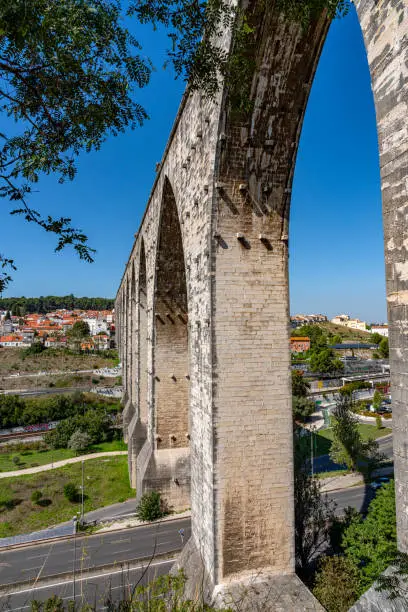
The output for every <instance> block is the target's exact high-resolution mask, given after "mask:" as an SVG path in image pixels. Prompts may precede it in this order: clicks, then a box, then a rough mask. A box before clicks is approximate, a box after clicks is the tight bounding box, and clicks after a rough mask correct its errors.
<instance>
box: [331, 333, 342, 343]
mask: <svg viewBox="0 0 408 612" xmlns="http://www.w3.org/2000/svg"><path fill="white" fill-rule="evenodd" d="M332 343H333V344H341V343H342V337H341V336H340V335H339V334H335V335H334V336H333V340H332Z"/></svg>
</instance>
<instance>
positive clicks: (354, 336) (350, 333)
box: [317, 321, 371, 342]
mask: <svg viewBox="0 0 408 612" xmlns="http://www.w3.org/2000/svg"><path fill="white" fill-rule="evenodd" d="M317 325H318V326H319V327H321V328H322V329H323V330H324V331H325V332H326V333H329V332H331V333H332V334H338V335H339V336H341V337H342V339H343V342H348V341H350V340H357V341H358V340H359V341H360V342H361V341H364V342H368V341H369V339H370V335H371V332H369V331H367V332H365V331H360V330H358V329H349V328H348V327H344V326H343V325H334V323H330V322H329V321H328V322H327V323H317Z"/></svg>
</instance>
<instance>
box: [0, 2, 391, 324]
mask: <svg viewBox="0 0 408 612" xmlns="http://www.w3.org/2000/svg"><path fill="white" fill-rule="evenodd" d="M136 34H137V36H138V38H139V40H140V42H141V43H142V44H143V48H144V52H145V53H146V55H147V56H149V57H151V58H152V59H153V63H154V64H155V66H156V71H155V72H154V73H153V75H152V80H151V83H150V85H149V86H148V87H147V88H146V89H145V90H141V91H139V92H137V99H138V100H139V101H140V102H141V103H142V104H144V105H145V107H146V109H147V111H148V113H149V115H150V121H148V122H146V124H145V126H144V127H142V128H139V129H137V130H136V131H134V132H129V133H127V134H125V135H121V136H119V137H117V138H111V139H109V140H108V141H107V142H106V143H105V145H104V146H103V148H102V149H101V151H99V152H98V153H92V154H88V155H87V154H84V155H83V156H82V157H81V158H80V160H79V162H78V170H79V172H78V175H77V177H76V179H75V181H74V182H72V183H67V184H64V185H62V186H61V185H58V183H57V182H56V181H55V180H54V179H53V178H51V177H48V178H47V179H45V180H43V181H42V182H41V183H40V184H39V192H38V193H37V194H35V196H34V198H33V200H32V204H33V206H34V207H38V208H39V209H40V210H41V211H42V212H50V213H51V214H54V215H58V214H62V215H65V216H71V217H72V219H73V222H74V224H75V225H76V226H77V227H81V228H82V229H84V231H85V232H86V233H87V234H88V235H89V242H90V244H91V246H93V247H95V248H96V249H97V251H98V252H97V256H96V261H95V263H94V264H92V265H88V264H85V263H82V262H80V261H78V260H77V258H76V257H75V256H74V254H73V253H72V251H69V250H67V251H66V252H64V253H62V254H54V253H53V247H54V244H55V243H54V238H52V237H51V236H48V235H45V234H44V232H43V231H41V229H40V228H36V227H34V226H32V225H28V224H26V223H25V222H23V220H22V219H18V218H16V217H10V216H8V215H6V214H4V213H3V215H2V227H1V230H2V231H1V247H0V248H1V252H2V253H3V254H6V255H7V256H9V257H11V256H13V257H14V258H15V260H16V263H17V265H18V271H17V272H15V273H14V282H13V283H12V284H11V286H10V288H9V289H8V291H7V292H6V294H5V295H8V296H11V295H25V296H38V295H47V294H54V295H63V294H68V293H74V294H75V295H78V296H80V295H89V296H92V295H93V296H106V297H113V296H114V295H115V293H116V290H117V287H118V283H119V281H120V278H121V276H122V273H123V269H124V264H125V262H126V260H127V258H128V255H129V250H130V248H131V245H132V243H133V234H134V232H135V231H137V229H138V226H139V223H140V220H141V217H142V214H143V211H144V208H145V204H146V201H147V198H148V195H149V192H150V189H151V186H152V183H153V180H154V176H155V172H154V167H155V164H156V162H158V161H159V160H160V159H161V156H162V152H163V149H164V147H165V144H166V141H167V138H168V134H169V132H170V129H171V126H172V123H173V120H174V117H175V114H176V111H177V107H178V104H179V101H180V97H181V94H182V91H183V88H184V87H183V83H182V82H180V81H175V80H174V76H173V74H172V72H171V70H170V69H168V70H163V69H162V65H163V62H164V53H163V48H164V45H165V44H166V40H165V38H164V37H163V35H162V34H160V33H159V34H153V33H152V32H151V29H150V28H149V27H144V28H140V29H139V30H138V31H137V32H136ZM5 205H6V202H5V201H4V200H3V202H2V206H3V210H4V208H5ZM290 291H291V311H292V313H297V312H304V313H310V312H323V313H327V314H328V315H330V316H332V315H334V314H337V313H339V312H349V313H351V314H352V315H354V316H358V317H360V318H362V319H366V320H369V321H370V320H384V319H385V317H386V310H385V285H384V260H383V236H382V222H381V192H380V179H379V168H378V151H377V135H376V127H375V113H374V105H373V100H372V94H371V88H370V80H369V73H368V67H367V59H366V55H365V51H364V46H363V41H362V38H361V32H360V27H359V25H358V21H357V18H356V16H355V14H354V9H353V11H352V13H351V14H350V15H349V16H348V17H347V18H345V19H341V20H337V21H335V22H334V23H333V25H332V27H331V30H330V33H329V36H328V39H327V41H326V44H325V47H324V50H323V54H322V57H321V60H320V63H319V67H318V71H317V75H316V78H315V82H314V85H313V89H312V93H311V96H310V100H309V104H308V108H307V113H306V117H305V122H304V127H303V131H302V136H301V142H300V147H299V154H298V159H297V164H296V172H295V179H294V188H293V198H292V207H291V228H290Z"/></svg>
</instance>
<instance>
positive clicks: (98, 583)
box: [0, 486, 374, 611]
mask: <svg viewBox="0 0 408 612" xmlns="http://www.w3.org/2000/svg"><path fill="white" fill-rule="evenodd" d="M328 497H329V499H332V500H334V501H335V502H336V504H337V510H336V512H337V514H341V513H342V511H343V509H344V508H345V507H346V506H352V507H354V508H356V509H357V510H359V511H364V510H365V509H366V508H367V506H368V503H369V502H370V501H371V499H372V498H373V497H374V492H373V491H372V490H371V489H370V488H366V487H365V486H359V487H351V488H350V489H345V490H342V491H334V492H331V493H329V494H328ZM133 508H134V501H133V500H128V501H127V502H125V503H123V504H116V507H115V508H113V509H112V508H110V515H111V516H112V514H114V513H115V512H117V516H119V515H123V514H126V512H130V511H131V510H132V509H133ZM124 511H125V512H124ZM95 512H100V511H95ZM179 529H184V531H185V539H184V541H186V540H187V538H188V537H190V533H191V531H190V519H188V518H187V519H180V520H174V521H169V522H163V523H161V524H156V525H147V526H146V527H137V528H133V529H126V530H123V531H117V532H105V533H103V534H97V535H94V536H88V537H82V536H77V538H76V541H75V542H74V540H73V539H70V540H64V541H62V542H53V543H48V544H39V545H34V546H29V547H23V548H20V549H14V550H10V551H4V552H2V553H1V552H0V583H1V585H2V587H0V588H1V592H0V610H10V611H11V610H13V611H14V610H30V603H29V602H30V601H31V600H33V599H37V600H42V601H43V600H45V599H46V598H47V597H49V596H50V595H52V594H57V595H59V596H60V597H62V598H64V599H65V600H68V599H72V598H73V588H74V587H73V581H72V579H68V580H60V579H55V580H53V581H52V583H49V582H48V584H46V585H44V584H43V585H41V584H40V586H39V587H34V586H30V588H27V587H22V591H21V590H18V589H17V588H16V587H14V586H13V584H14V583H16V582H19V581H23V580H32V581H34V580H35V579H37V581H39V582H41V580H43V579H44V578H46V577H47V576H48V577H49V576H52V575H54V574H58V573H62V572H72V569H73V567H74V558H75V570H76V580H75V585H76V586H75V589H76V599H77V600H81V601H85V600H86V601H88V602H89V603H91V604H94V602H95V601H96V603H97V609H98V610H105V609H107V608H106V607H105V603H106V594H107V592H108V591H109V592H110V594H111V597H112V598H113V599H114V600H118V599H120V598H123V595H124V593H126V592H129V589H131V588H132V586H133V585H134V584H135V583H136V582H137V581H138V580H139V579H140V578H141V576H142V575H143V574H144V571H145V566H144V569H141V568H140V567H136V568H135V567H134V565H135V564H137V559H141V558H145V557H147V556H149V555H153V553H154V552H156V553H157V554H162V553H169V554H171V553H172V552H177V551H179V550H180V549H181V547H182V542H181V537H180V534H179ZM131 560H134V561H135V563H134V564H132V569H130V570H129V569H128V568H127V565H126V562H129V561H131ZM115 563H116V564H117V565H118V569H117V570H114V571H109V572H108V573H106V572H105V573H103V572H99V571H95V572H93V573H92V574H89V575H87V576H81V570H82V569H88V568H92V567H95V566H100V565H104V564H115ZM172 563H173V559H172V560H169V561H160V560H158V561H154V563H153V564H152V566H151V568H150V570H149V572H148V573H147V574H146V575H144V577H143V580H144V581H149V580H151V579H153V578H154V577H155V576H156V575H158V574H161V573H167V572H168V570H169V568H170V566H171V565H172ZM4 585H10V586H9V587H8V588H7V587H4Z"/></svg>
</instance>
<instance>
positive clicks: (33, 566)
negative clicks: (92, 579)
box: [0, 519, 190, 585]
mask: <svg viewBox="0 0 408 612" xmlns="http://www.w3.org/2000/svg"><path fill="white" fill-rule="evenodd" d="M181 528H182V529H184V530H185V539H187V538H189V537H190V519H180V520H175V521H166V522H162V523H157V524H155V525H146V527H136V528H131V529H126V530H123V531H110V532H104V533H101V534H96V535H93V536H77V537H76V538H75V541H74V538H71V539H69V540H64V541H60V542H50V543H48V544H37V545H32V546H29V547H26V546H24V547H22V548H16V549H14V550H8V551H3V552H0V584H1V585H7V584H10V585H12V584H13V583H16V582H21V581H25V580H35V579H37V580H39V579H43V578H45V577H47V576H52V575H54V574H59V573H62V572H70V571H72V568H73V563H74V556H75V558H76V563H75V567H76V571H78V572H79V571H80V570H81V569H87V568H92V567H98V566H101V565H106V564H114V563H121V562H125V561H129V560H137V559H143V558H146V557H149V556H151V555H153V554H154V553H156V554H162V553H168V552H173V551H179V550H180V549H181V546H182V542H181V537H180V534H179V532H178V531H179V529H181Z"/></svg>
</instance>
